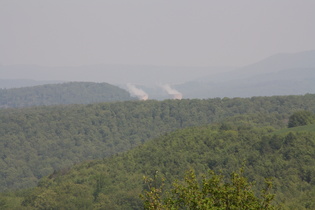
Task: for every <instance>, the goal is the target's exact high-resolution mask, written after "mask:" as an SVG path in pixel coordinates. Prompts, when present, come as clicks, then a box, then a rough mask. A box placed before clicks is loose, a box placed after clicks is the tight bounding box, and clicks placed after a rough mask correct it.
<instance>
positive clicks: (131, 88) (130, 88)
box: [127, 84, 149, 101]
mask: <svg viewBox="0 0 315 210" xmlns="http://www.w3.org/2000/svg"><path fill="white" fill-rule="evenodd" d="M127 88H128V91H129V92H130V93H131V94H133V95H135V96H137V97H138V98H139V99H140V100H143V101H145V100H148V98H149V96H148V94H147V93H146V92H144V91H143V90H142V89H140V88H137V87H136V86H134V85H132V84H127Z"/></svg>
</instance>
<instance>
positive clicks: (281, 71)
mask: <svg viewBox="0 0 315 210" xmlns="http://www.w3.org/2000/svg"><path fill="white" fill-rule="evenodd" d="M175 88H177V89H178V90H179V91H180V92H182V93H183V96H184V98H190V97H196V98H212V97H252V96H272V95H292V94H294V95H296V94H297V95H300V94H306V93H315V51H307V52H301V53H295V54H288V53H285V54H277V55H274V56H271V57H269V58H266V59H264V60H262V61H260V62H257V63H254V64H251V65H248V66H245V67H242V68H239V69H237V70H235V71H231V72H226V73H222V74H218V75H211V76H209V77H203V78H200V79H198V80H193V81H191V82H189V83H183V84H180V85H177V86H175Z"/></svg>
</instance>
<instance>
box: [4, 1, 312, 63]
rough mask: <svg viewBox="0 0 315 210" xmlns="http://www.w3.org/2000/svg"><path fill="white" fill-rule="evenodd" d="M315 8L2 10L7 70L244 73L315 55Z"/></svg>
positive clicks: (178, 5)
mask: <svg viewBox="0 0 315 210" xmlns="http://www.w3.org/2000/svg"><path fill="white" fill-rule="evenodd" d="M314 8H315V1H310V0H303V1H294V0H279V1H276V2H274V1H264V2H256V1H255V2H253V1H249V0H240V1H237V2H214V1H208V0H200V1H188V0H174V1H166V0H159V1H158V0H153V1H144V0H134V1H127V0H115V1H114V0H108V1H97V0H95V1H83V0H81V1H74V0H69V1H60V0H55V1H40V0H28V1H21V0H2V1H1V2H0V26H1V35H0V64H1V65H38V66H48V67H58V66H89V65H100V64H104V65H131V66H134V65H141V66H181V67H213V66H233V67H241V66H245V65H249V64H252V63H255V62H257V61H260V60H262V59H265V58H267V57H269V56H272V55H274V54H278V53H297V52H302V51H310V50H314V49H315V40H314V37H315V25H314V23H313V22H314V21H313V20H314V19H315V13H314V12H313V9H314Z"/></svg>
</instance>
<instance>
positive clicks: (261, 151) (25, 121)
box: [0, 94, 315, 209]
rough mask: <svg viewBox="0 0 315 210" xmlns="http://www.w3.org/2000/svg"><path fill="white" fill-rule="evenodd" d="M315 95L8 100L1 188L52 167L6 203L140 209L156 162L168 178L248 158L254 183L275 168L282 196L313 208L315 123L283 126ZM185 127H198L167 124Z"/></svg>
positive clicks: (0, 115) (23, 183) (314, 104)
mask: <svg viewBox="0 0 315 210" xmlns="http://www.w3.org/2000/svg"><path fill="white" fill-rule="evenodd" d="M314 99H315V95H310V94H309V95H305V96H285V97H254V98H248V99H240V98H236V99H228V98H224V99H208V100H181V101H179V100H166V101H162V102H158V101H145V102H142V101H141V102H140V101H128V102H117V103H100V104H92V105H71V106H56V107H35V108H25V109H5V110H0V168H1V170H0V186H1V190H2V191H5V190H8V189H21V188H29V187H33V186H35V185H36V184H37V183H38V180H39V179H40V178H42V177H43V176H46V175H49V174H51V175H50V176H48V177H45V178H43V179H41V181H40V182H39V183H38V186H37V187H36V188H35V189H34V190H32V192H30V193H28V196H25V195H19V196H17V198H12V199H11V198H10V199H9V198H8V197H5V200H6V203H7V205H9V206H10V207H11V203H12V201H13V200H15V199H16V200H21V199H23V200H24V202H23V204H24V207H25V208H35V206H43V207H45V208H46V207H47V208H48V206H58V207H61V206H62V205H65V206H69V208H70V207H71V208H76V207H78V206H80V207H82V208H83V207H84V208H105V209H139V208H141V207H142V201H141V200H140V199H139V198H138V195H139V194H140V193H141V191H142V190H143V188H144V186H143V185H142V180H141V177H142V176H143V175H145V176H152V174H154V173H155V171H157V170H158V171H159V172H160V173H161V174H163V175H165V177H166V183H165V187H166V188H170V186H171V182H173V181H174V180H175V179H182V178H183V176H184V174H185V171H187V170H188V169H190V168H193V169H194V170H195V171H196V173H206V171H207V170H209V169H211V170H214V171H216V172H218V171H222V174H223V175H224V176H227V175H228V174H230V173H231V172H232V171H235V170H237V168H239V167H240V166H241V165H242V162H243V161H244V160H245V161H246V166H245V169H246V173H245V174H244V175H245V176H246V177H247V178H248V179H249V180H250V181H253V180H255V181H256V182H257V185H256V186H255V187H254V188H253V189H254V190H255V192H258V191H259V190H261V189H262V188H263V186H264V179H265V178H267V177H274V186H275V189H276V193H277V197H276V200H275V202H277V203H281V202H282V203H285V205H289V206H290V205H293V204H294V205H295V206H299V207H300V209H303V208H309V206H314V205H313V204H312V203H310V202H311V201H312V199H311V195H312V193H310V192H312V190H313V188H314V183H315V180H314V178H313V177H314V174H315V171H314V168H315V166H314V164H315V161H314V158H315V154H314V152H315V149H314V148H315V146H314V145H315V143H314V139H315V138H314V132H309V131H306V129H302V128H303V127H299V130H295V129H297V128H290V129H289V131H288V132H286V131H285V132H282V133H277V129H279V128H284V127H286V124H287V120H288V118H289V116H290V115H291V114H292V113H293V112H294V110H297V109H306V110H311V111H313V110H315V100H314ZM214 122H217V123H216V124H214ZM209 123H212V125H211V126H200V125H205V124H209ZM193 126H198V127H193ZM185 127H190V128H186V129H182V130H178V131H177V132H175V133H169V132H171V131H174V130H177V129H179V128H185ZM282 131H284V130H282ZM290 132H291V133H290ZM158 136H160V137H159V138H157V137H158ZM150 139H151V141H149V142H147V143H145V142H146V141H148V140H150ZM143 143H144V144H143ZM135 147H136V148H135ZM131 148H135V149H134V150H130V149H131ZM129 150H130V151H129ZM125 151H129V152H125ZM119 153H121V154H119ZM101 158H104V159H103V160H99V161H86V162H84V163H82V164H76V163H79V162H81V161H84V160H91V159H101ZM73 164H76V165H75V166H74V167H72V168H69V167H70V166H72V165H73ZM54 171H55V172H54ZM53 172H54V173H53ZM197 175H198V174H197ZM68 189H77V190H80V189H82V190H84V191H85V192H86V194H82V195H80V194H76V193H75V190H70V191H69V190H68ZM67 190H68V191H67ZM67 193H68V194H67ZM40 195H50V199H46V197H45V196H44V198H45V199H46V200H45V199H44V198H43V196H40ZM65 195H67V196H65ZM62 196H64V197H65V198H68V197H69V198H71V200H72V201H71V203H67V202H68V201H64V200H63V199H65V198H63V197H62ZM13 197H14V195H13ZM77 199H79V200H77ZM288 200H290V203H291V204H290V203H289V202H288ZM80 202H82V203H80ZM16 203H20V202H16ZM71 205H73V206H71ZM20 207H21V208H16V209H22V208H23V206H20ZM11 209H12V208H11Z"/></svg>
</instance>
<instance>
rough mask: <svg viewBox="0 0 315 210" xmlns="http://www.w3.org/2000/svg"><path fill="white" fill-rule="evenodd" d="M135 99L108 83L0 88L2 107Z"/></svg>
mask: <svg viewBox="0 0 315 210" xmlns="http://www.w3.org/2000/svg"><path fill="white" fill-rule="evenodd" d="M127 100H135V99H134V98H133V97H131V96H130V94H129V93H128V92H127V91H126V90H124V89H121V88H119V87H116V86H114V85H110V84H108V83H93V82H70V83H62V84H46V85H39V86H32V87H23V88H11V89H0V108H7V107H30V106H43V105H46V106H47V105H59V104H91V103H98V102H111V101H127Z"/></svg>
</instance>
